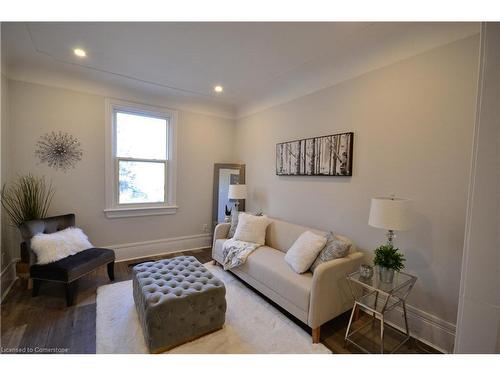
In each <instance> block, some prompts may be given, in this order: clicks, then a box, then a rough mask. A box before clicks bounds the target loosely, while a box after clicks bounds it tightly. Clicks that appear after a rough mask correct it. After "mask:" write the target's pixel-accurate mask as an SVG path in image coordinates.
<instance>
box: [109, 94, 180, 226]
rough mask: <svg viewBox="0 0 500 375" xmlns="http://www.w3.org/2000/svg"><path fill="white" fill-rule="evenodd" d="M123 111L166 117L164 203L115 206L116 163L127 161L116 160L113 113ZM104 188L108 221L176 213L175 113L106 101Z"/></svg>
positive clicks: (156, 108)
mask: <svg viewBox="0 0 500 375" xmlns="http://www.w3.org/2000/svg"><path fill="white" fill-rule="evenodd" d="M117 109H118V110H123V111H129V112H134V113H143V114H145V115H151V116H159V117H168V118H169V126H168V144H167V152H168V161H167V163H166V165H167V167H166V173H165V178H166V185H165V187H166V197H165V202H164V203H133V204H119V203H118V177H117V172H116V171H117V168H118V166H117V160H118V159H129V158H115V147H116V133H115V131H114V129H115V123H114V116H113V112H114V111H115V110H117ZM104 112H105V116H106V119H105V124H106V132H105V142H106V145H105V153H106V155H105V156H106V160H105V167H104V170H105V177H104V179H105V185H106V200H105V201H106V208H105V209H104V214H105V215H106V217H108V218H120V217H132V216H150V215H169V214H175V213H176V212H177V209H178V208H179V206H177V204H176V187H177V111H172V110H170V109H167V108H163V107H153V106H149V105H145V104H139V103H134V102H127V101H124V100H117V99H110V98H106V100H105V111H104Z"/></svg>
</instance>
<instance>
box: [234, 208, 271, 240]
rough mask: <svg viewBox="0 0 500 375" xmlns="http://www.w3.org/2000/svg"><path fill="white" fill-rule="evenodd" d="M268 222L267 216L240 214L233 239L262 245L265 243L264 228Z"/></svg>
mask: <svg viewBox="0 0 500 375" xmlns="http://www.w3.org/2000/svg"><path fill="white" fill-rule="evenodd" d="M270 222H271V220H269V218H268V217H267V216H254V215H250V214H247V213H245V212H240V214H239V216H238V226H237V227H236V232H235V233H234V237H233V238H234V239H235V240H238V241H245V242H253V243H256V244H259V245H264V243H265V242H266V228H267V226H268V225H269V223H270Z"/></svg>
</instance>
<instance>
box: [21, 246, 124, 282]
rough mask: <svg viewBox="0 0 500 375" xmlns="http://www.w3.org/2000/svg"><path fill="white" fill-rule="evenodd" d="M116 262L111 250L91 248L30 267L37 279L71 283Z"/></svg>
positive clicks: (32, 274)
mask: <svg viewBox="0 0 500 375" xmlns="http://www.w3.org/2000/svg"><path fill="white" fill-rule="evenodd" d="M114 260H115V252H114V251H113V250H110V249H98V248H91V249H87V250H83V251H81V252H79V253H77V254H75V255H70V256H69V257H66V258H63V259H61V260H58V261H57V262H53V263H49V264H43V265H41V264H35V265H32V266H31V267H30V276H31V277H32V278H35V279H45V280H54V281H62V282H70V281H73V280H75V279H78V278H79V277H80V276H83V275H85V274H86V273H88V272H90V271H92V270H94V269H95V268H96V267H99V266H101V265H104V264H108V263H111V262H113V261H114Z"/></svg>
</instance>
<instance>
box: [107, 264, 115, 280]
mask: <svg viewBox="0 0 500 375" xmlns="http://www.w3.org/2000/svg"><path fill="white" fill-rule="evenodd" d="M108 277H109V279H110V280H111V281H113V280H114V279H115V262H111V263H108Z"/></svg>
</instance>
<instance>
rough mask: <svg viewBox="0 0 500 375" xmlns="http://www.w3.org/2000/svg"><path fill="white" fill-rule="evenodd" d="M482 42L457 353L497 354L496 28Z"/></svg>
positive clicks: (499, 94)
mask: <svg viewBox="0 0 500 375" xmlns="http://www.w3.org/2000/svg"><path fill="white" fill-rule="evenodd" d="M481 39H482V43H481V66H482V69H481V77H480V92H479V95H478V113H477V122H476V127H475V140H476V142H475V144H474V152H473V158H474V161H473V168H472V173H471V181H472V183H471V185H470V190H469V201H468V207H467V229H466V234H465V246H464V259H463V263H462V280H461V286H460V304H459V314H458V317H459V318H458V324H457V339H456V341H455V343H456V345H455V352H456V353H500V290H499V288H498V287H499V286H500V272H499V271H500V199H499V197H500V196H499V192H500V151H499V150H500V147H499V146H500V121H499V119H500V107H499V104H500V69H499V66H500V50H499V48H498V46H499V45H500V23H489V22H488V23H486V24H484V25H483V27H482V35H481Z"/></svg>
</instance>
